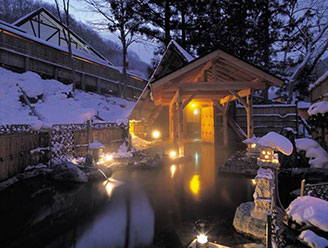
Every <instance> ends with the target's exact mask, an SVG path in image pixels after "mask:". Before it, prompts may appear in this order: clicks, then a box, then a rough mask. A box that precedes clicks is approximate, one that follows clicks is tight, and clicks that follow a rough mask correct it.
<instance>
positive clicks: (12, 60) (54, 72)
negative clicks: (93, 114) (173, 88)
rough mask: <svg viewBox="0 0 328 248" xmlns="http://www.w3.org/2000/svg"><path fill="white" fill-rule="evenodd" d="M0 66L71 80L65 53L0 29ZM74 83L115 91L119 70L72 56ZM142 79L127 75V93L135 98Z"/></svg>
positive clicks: (78, 85)
mask: <svg viewBox="0 0 328 248" xmlns="http://www.w3.org/2000/svg"><path fill="white" fill-rule="evenodd" d="M0 66H3V67H7V68H9V69H12V70H15V71H18V72H24V71H33V72H36V73H38V74H40V75H41V76H42V77H43V78H55V79H58V80H59V81H62V82H64V83H71V82H72V79H73V78H72V73H71V69H70V68H71V66H70V59H69V56H68V54H67V53H65V52H63V51H61V50H58V49H56V48H54V47H51V46H48V45H46V44H42V43H39V42H36V41H32V40H29V39H27V38H24V37H21V36H18V35H11V34H10V33H8V32H6V33H5V32H1V30H0ZM74 66H75V68H76V82H77V87H78V88H80V89H82V90H88V91H94V92H98V93H108V94H113V95H118V89H119V85H118V82H122V81H123V77H122V74H121V73H120V72H119V71H118V70H117V69H115V68H112V67H111V66H109V65H108V66H105V65H103V64H100V63H95V62H92V61H88V60H86V59H83V58H80V57H77V56H74ZM146 83H147V82H146V81H145V80H143V81H139V80H136V79H134V78H132V77H128V79H127V89H126V92H127V96H128V97H129V98H132V99H137V98H138V97H139V95H140V94H141V92H142V90H143V89H144V87H145V86H146Z"/></svg>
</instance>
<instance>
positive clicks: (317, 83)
mask: <svg viewBox="0 0 328 248" xmlns="http://www.w3.org/2000/svg"><path fill="white" fill-rule="evenodd" d="M327 78H328V71H326V72H325V73H324V74H323V75H322V76H321V77H319V78H318V80H317V81H315V82H314V83H313V84H310V85H309V90H312V89H313V88H314V87H316V86H317V85H319V84H320V83H321V82H323V81H325V80H326V79H327Z"/></svg>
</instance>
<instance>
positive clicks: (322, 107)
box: [307, 101, 328, 115]
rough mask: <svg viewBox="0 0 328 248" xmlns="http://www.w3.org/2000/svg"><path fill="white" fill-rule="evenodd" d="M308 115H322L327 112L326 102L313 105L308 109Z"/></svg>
mask: <svg viewBox="0 0 328 248" xmlns="http://www.w3.org/2000/svg"><path fill="white" fill-rule="evenodd" d="M307 112H308V114H309V115H316V114H319V113H320V114H324V113H327V112H328V101H322V102H316V103H313V104H312V105H311V106H310V107H309V109H308V111H307Z"/></svg>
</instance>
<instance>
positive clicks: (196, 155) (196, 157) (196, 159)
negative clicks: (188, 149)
mask: <svg viewBox="0 0 328 248" xmlns="http://www.w3.org/2000/svg"><path fill="white" fill-rule="evenodd" d="M198 158H199V157H198V153H197V152H196V153H195V165H198Z"/></svg>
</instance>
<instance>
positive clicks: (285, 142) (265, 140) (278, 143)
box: [257, 132, 293, 156]
mask: <svg viewBox="0 0 328 248" xmlns="http://www.w3.org/2000/svg"><path fill="white" fill-rule="evenodd" d="M257 144H258V145H260V146H264V147H271V148H272V149H275V150H278V151H279V152H281V153H283V154H285V155H287V156H289V155H291V154H292V153H293V144H292V142H290V140H289V139H287V138H286V137H284V136H282V135H280V134H278V133H276V132H269V133H267V134H266V135H264V136H263V137H261V138H259V139H258V140H257Z"/></svg>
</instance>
